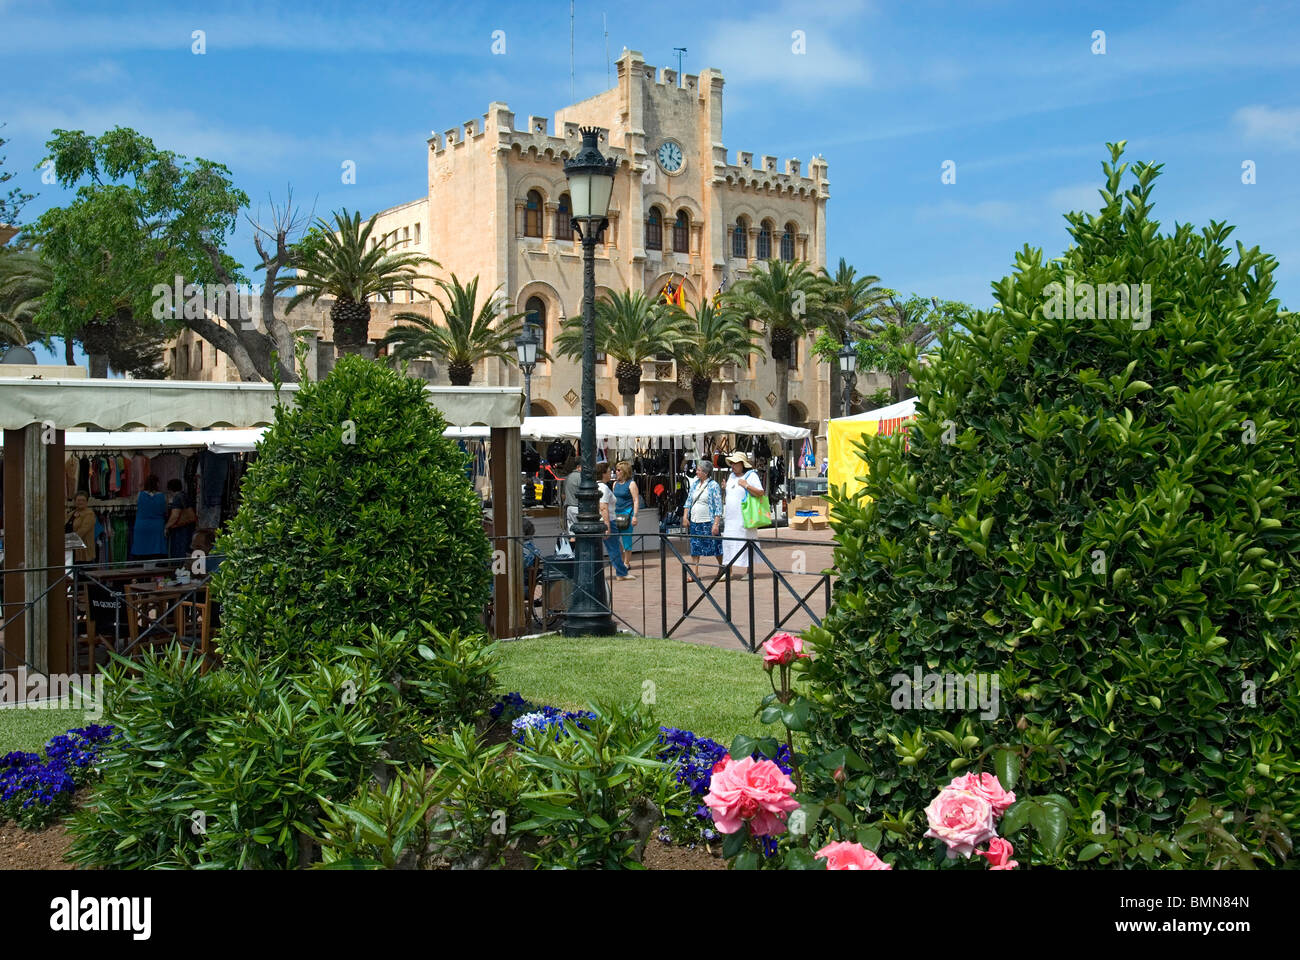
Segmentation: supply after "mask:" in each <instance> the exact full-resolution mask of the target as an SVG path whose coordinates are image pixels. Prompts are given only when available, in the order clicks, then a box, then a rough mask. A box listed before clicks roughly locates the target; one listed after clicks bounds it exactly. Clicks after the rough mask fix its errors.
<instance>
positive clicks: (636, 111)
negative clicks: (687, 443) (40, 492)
mask: <svg viewBox="0 0 1300 960" xmlns="http://www.w3.org/2000/svg"><path fill="white" fill-rule="evenodd" d="M722 86H723V78H722V75H721V74H720V73H719V72H718V71H716V70H704V71H702V72H701V73H700V74H699V76H693V75H690V74H687V75H685V76H682V77H680V78H679V77H678V75H677V72H676V71H674V70H670V69H666V68H664V69H658V70H656V68H654V67H652V66H649V65H647V64H646V63H645V61H644V58H643V57H642V55H641V54H639V53H636V52H628V51H625V52H624V53H623V55H622V56H621V57H620V58H619V60H618V85H617V86H616V87H614V88H612V89H610V90H606V91H605V92H604V93H601V94H598V95H596V96H594V97H591V98H589V99H587V100H583V101H581V102H580V103H576V104H573V105H572V106H568V107H564V108H563V109H561V110H560V111H559V112H558V113H556V115H555V119H554V124H551V123H549V122H548V120H547V118H545V117H537V116H530V117H529V118H528V122H527V124H526V125H525V124H519V123H518V122H517V120H516V117H515V115H514V113H512V112H511V111H510V109H509V108H508V107H507V106H506V104H504V103H500V102H496V103H492V104H490V105H489V107H488V112H487V113H486V114H485V115H484V116H483V118H482V119H481V120H479V119H474V120H469V121H466V122H465V123H464V124H462V125H461V126H459V127H453V128H451V129H450V130H447V131H446V132H444V133H441V134H439V133H434V134H433V136H431V137H430V138H429V141H428V154H427V157H428V171H429V176H428V194H427V196H424V197H420V198H419V199H417V200H413V201H411V202H409V203H404V204H401V205H399V206H396V207H391V208H389V209H387V210H384V211H382V212H381V213H380V214H379V218H378V222H377V224H376V228H375V231H374V233H373V235H372V236H373V240H374V242H377V243H383V244H387V245H388V246H389V247H391V248H395V249H401V250H409V251H413V252H419V253H423V254H426V255H428V256H431V257H433V258H434V259H435V260H437V261H438V263H439V264H440V265H441V270H440V273H441V275H448V274H452V273H454V274H456V275H457V276H458V277H460V278H461V280H462V281H466V280H468V279H469V278H471V277H473V276H475V275H477V276H478V277H479V290H480V296H484V295H486V294H487V293H490V292H491V291H493V290H494V289H496V288H498V287H499V288H500V293H501V294H502V295H504V296H505V297H506V298H507V299H508V300H509V302H510V304H511V307H512V312H518V313H528V314H532V315H533V316H534V317H535V318H536V319H537V320H538V321H540V323H541V327H542V331H543V338H544V345H545V346H547V347H550V346H551V345H552V344H553V343H554V339H555V335H556V333H557V331H558V329H559V324H560V323H561V321H562V319H563V318H564V317H568V316H576V315H578V314H579V313H580V312H581V309H582V249H581V245H580V244H579V243H578V242H577V241H576V240H575V239H574V236H573V234H572V233H571V231H570V228H569V197H568V193H567V186H566V181H565V176H564V161H565V159H566V158H568V157H570V156H572V155H573V154H574V153H575V152H576V151H577V149H578V147H579V145H580V142H581V138H580V135H579V133H578V128H579V126H596V127H599V128H600V129H601V131H602V133H601V143H600V146H601V150H602V152H603V153H605V154H606V156H613V157H616V158H617V159H618V167H617V173H616V175H615V181H614V194H613V199H612V201H611V204H610V212H609V227H608V229H607V230H606V231H605V234H604V236H603V243H601V244H598V245H597V247H596V285H597V296H598V297H599V296H600V295H601V294H602V293H604V292H607V291H622V290H627V289H633V290H643V291H645V292H646V293H647V294H650V295H655V296H657V295H660V294H661V292H662V290H663V288H664V286H665V285H666V284H668V283H670V282H672V283H678V282H684V283H685V287H686V294H687V299H688V301H690V302H691V303H694V302H696V301H698V299H699V298H700V297H701V296H712V295H713V294H714V293H715V292H716V291H717V290H718V289H719V288H720V287H721V286H723V285H724V284H725V285H726V286H727V287H730V286H731V285H732V284H734V283H735V282H736V281H737V280H739V279H741V278H742V277H744V276H745V275H746V274H747V273H749V272H750V270H752V269H753V267H754V266H755V264H756V263H758V262H761V261H763V260H767V259H785V260H807V261H809V262H810V263H811V264H812V265H813V267H814V268H817V267H822V266H824V265H825V263H826V201H827V199H828V197H829V182H828V180H827V165H826V161H825V160H824V159H821V158H820V157H814V158H813V159H812V160H811V161H810V163H809V165H808V169H807V170H804V169H803V168H802V167H801V165H800V162H799V161H798V160H785V161H784V162H781V163H779V162H778V160H777V158H776V157H770V156H759V157H758V158H757V159H755V157H754V155H753V154H751V153H746V152H744V151H741V152H739V153H737V154H736V155H735V156H734V157H728V154H727V148H726V147H725V146H724V144H723V142H722ZM363 215H364V214H363ZM403 299H406V298H405V297H403ZM418 300H419V298H417V301H418ZM411 309H413V307H412V306H411V305H410V304H407V303H398V304H394V305H393V306H391V307H390V306H387V305H382V304H375V309H374V312H373V319H372V321H371V328H370V334H371V337H372V338H373V339H378V338H380V337H382V336H383V335H384V333H385V332H386V331H387V329H388V328H389V326H391V321H390V319H389V317H390V316H391V314H392V313H394V312H396V311H399V310H411ZM414 309H420V310H424V309H430V310H433V311H434V313H433V315H434V316H439V314H438V313H437V308H436V307H435V306H433V305H432V304H429V303H427V301H421V302H420V305H418V306H416V307H414ZM300 316H301V319H300ZM290 323H291V325H292V326H295V327H297V328H314V329H315V330H317V331H318V332H319V336H320V337H321V339H322V340H323V341H330V340H332V339H333V335H332V331H331V330H330V328H329V327H330V325H329V317H328V302H322V303H321V304H319V305H318V306H317V307H316V308H314V309H313V308H310V307H303V308H301V309H299V310H295V311H294V314H293V315H291V317H290ZM184 337H185V338H190V337H192V335H191V334H188V333H187V334H185V335H184ZM811 341H812V338H805V339H803V340H801V341H799V342H798V343H797V344H796V348H795V354H796V356H794V357H793V358H792V361H793V364H794V366H793V368H792V370H791V372H790V408H791V419H792V420H793V421H794V422H796V423H798V424H800V425H804V424H807V425H809V426H811V427H813V429H814V434H816V433H818V432H819V431H818V430H817V427H818V425H819V424H818V422H819V421H824V420H825V419H826V418H827V416H828V415H830V414H831V398H830V396H829V380H828V370H827V367H826V365H825V364H824V363H818V362H814V361H813V360H812V358H811V357H810V356H809V348H810V345H811ZM191 343H192V344H195V345H196V344H197V341H191ZM204 346H206V345H204ZM322 346H325V344H322ZM205 352H206V353H208V355H209V356H211V355H212V352H211V350H210V348H209V349H207V350H205ZM323 352H327V353H332V351H323ZM191 355H192V347H191V349H190V350H186V349H185V348H184V345H182V346H181V349H180V350H177V351H173V352H172V353H171V354H169V358H170V359H171V360H172V361H173V364H174V365H183V366H185V367H190V368H191V369H188V370H174V371H173V375H179V376H190V377H201V378H205V379H227V377H229V378H231V379H234V378H235V377H234V374H233V365H231V368H230V369H231V372H230V373H229V374H225V373H223V372H222V370H221V366H220V365H221V364H222V363H224V361H225V358H224V356H223V355H217V357H216V360H217V367H216V368H215V369H214V368H213V367H212V365H211V364H209V365H208V369H206V370H194V369H192V364H190V363H187V362H186V361H187V360H188V359H189V357H190V356H191ZM597 359H598V361H600V360H601V358H600V357H599V356H598V358H597ZM178 360H179V363H178ZM435 368H436V372H435V375H434V376H433V377H432V381H433V382H435V383H438V382H446V370H445V367H444V365H443V364H441V363H438V364H435ZM520 382H521V381H520V374H519V370H518V368H517V367H516V366H515V365H514V364H513V363H507V362H504V361H500V360H491V361H487V362H485V363H481V364H479V369H478V370H476V371H475V376H474V380H473V383H474V384H480V385H496V384H518V383H520ZM775 384H776V367H775V364H774V363H773V362H771V361H766V362H765V361H764V359H763V357H762V355H761V351H760V355H758V356H755V357H754V358H752V359H751V361H750V363H749V366H748V369H746V368H745V367H744V366H740V367H739V368H738V369H737V368H736V365H728V366H727V367H725V368H724V369H723V370H722V371H721V376H720V377H719V378H716V379H715V380H714V385H713V389H712V392H711V394H710V397H709V404H708V409H709V412H710V413H720V412H727V413H729V412H730V411H731V408H732V398H733V396H738V397H739V398H740V400H741V402H742V404H743V406H744V407H745V409H746V410H747V412H749V413H751V414H753V415H756V416H764V417H769V418H771V417H774V416H775V415H776V409H775V403H774V401H775V394H774V393H773V389H774V387H775ZM596 387H597V394H596V395H597V404H598V407H599V409H600V410H601V411H604V412H607V413H618V412H620V411H621V410H622V401H621V398H620V396H619V394H618V385H617V381H616V380H615V378H614V364H613V362H612V361H609V362H598V363H597V368H596ZM580 392H581V379H580V365H579V364H578V363H577V362H576V361H573V360H570V359H568V358H564V357H557V358H556V359H554V360H552V361H550V362H542V363H539V364H538V367H537V370H536V371H535V372H534V375H533V381H532V398H533V413H535V414H561V415H564V414H576V413H578V412H579V408H580V399H579V394H580ZM655 396H658V397H659V398H660V402H661V410H662V412H665V413H690V412H693V409H694V408H693V404H692V401H691V393H690V386H689V380H688V379H685V378H683V379H682V380H680V381H679V378H678V372H677V370H676V369H675V365H674V364H673V363H672V362H671V361H669V360H661V361H659V362H647V363H646V364H645V368H644V375H643V378H642V386H641V392H640V394H638V396H637V397H636V412H638V413H649V412H651V404H652V398H653V397H655ZM836 412H838V404H836Z"/></svg>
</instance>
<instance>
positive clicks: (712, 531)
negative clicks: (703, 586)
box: [682, 459, 722, 577]
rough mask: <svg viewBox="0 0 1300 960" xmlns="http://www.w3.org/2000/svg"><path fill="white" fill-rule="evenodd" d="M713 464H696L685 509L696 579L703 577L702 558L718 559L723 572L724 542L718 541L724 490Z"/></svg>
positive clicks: (684, 518)
mask: <svg viewBox="0 0 1300 960" xmlns="http://www.w3.org/2000/svg"><path fill="white" fill-rule="evenodd" d="M712 473H713V470H712V464H710V463H709V461H707V460H703V459H701V460H697V461H696V462H695V479H694V480H692V481H691V488H690V490H689V491H687V493H686V506H684V507H683V508H682V523H684V524H687V525H688V526H689V528H690V532H691V556H692V557H694V558H695V575H696V576H697V577H698V576H699V575H700V557H717V558H718V569H722V541H721V540H719V539H717V537H718V530H719V529H721V527H722V488H720V487H719V486H718V481H716V480H714V479H713V477H712V475H711V474H712Z"/></svg>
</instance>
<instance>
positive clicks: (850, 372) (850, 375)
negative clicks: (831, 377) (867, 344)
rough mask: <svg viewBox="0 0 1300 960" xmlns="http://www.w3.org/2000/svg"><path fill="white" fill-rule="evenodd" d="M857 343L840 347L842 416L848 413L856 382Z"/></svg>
mask: <svg viewBox="0 0 1300 960" xmlns="http://www.w3.org/2000/svg"><path fill="white" fill-rule="evenodd" d="M857 369H858V345H857V344H856V343H846V344H844V346H843V347H841V348H840V379H841V380H843V381H844V390H843V393H844V397H843V400H842V405H843V407H844V414H843V415H844V416H846V417H847V416H848V415H849V398H850V397H852V396H853V388H854V387H855V386H856V385H857V382H858V374H857Z"/></svg>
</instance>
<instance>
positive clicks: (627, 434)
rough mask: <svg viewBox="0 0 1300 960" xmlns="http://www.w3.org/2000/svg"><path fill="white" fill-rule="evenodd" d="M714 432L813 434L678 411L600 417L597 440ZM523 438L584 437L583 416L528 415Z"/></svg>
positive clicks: (473, 432) (466, 435) (454, 432)
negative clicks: (663, 413)
mask: <svg viewBox="0 0 1300 960" xmlns="http://www.w3.org/2000/svg"><path fill="white" fill-rule="evenodd" d="M711 433H741V434H747V435H753V436H777V437H780V438H781V439H782V440H802V439H804V438H805V437H808V436H810V435H811V431H809V430H808V429H807V428H805V427H791V426H787V425H786V424H783V423H776V422H775V421H773V420H760V419H759V418H758V417H745V416H734V415H723V414H694V413H675V414H665V415H662V416H660V415H659V414H635V415H633V416H630V417H628V416H612V415H606V416H599V417H597V418H596V439H597V440H604V439H620V440H635V439H645V440H654V439H667V438H669V437H676V438H677V439H682V438H684V437H689V436H698V435H700V434H711ZM447 436H449V437H454V438H457V439H472V438H475V439H476V438H482V437H486V436H487V430H485V429H479V428H475V427H467V428H460V429H456V428H452V429H449V430H448V431H447ZM519 436H520V439H523V440H581V439H582V418H581V417H525V418H524V423H523V426H522V427H520V428H519Z"/></svg>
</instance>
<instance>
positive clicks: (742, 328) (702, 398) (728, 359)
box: [677, 299, 758, 414]
mask: <svg viewBox="0 0 1300 960" xmlns="http://www.w3.org/2000/svg"><path fill="white" fill-rule="evenodd" d="M683 316H685V317H686V319H687V321H688V323H689V326H687V327H686V330H687V334H686V338H685V339H684V340H682V342H681V344H680V345H679V346H678V348H677V362H678V363H680V364H682V366H683V367H685V369H686V370H687V371H688V372H689V373H690V375H691V397H692V398H693V399H694V400H695V412H696V413H701V414H702V413H707V412H708V404H709V390H710V389H711V388H712V387H713V378H714V377H715V376H716V375H717V372H718V367H720V366H721V365H722V364H724V363H745V364H747V363H749V356H750V354H751V353H753V352H754V349H755V347H756V346H757V344H756V343H755V340H756V339H757V337H758V333H757V331H755V330H751V329H750V327H749V325H748V324H747V323H745V321H744V320H742V319H741V318H740V317H739V316H738V315H737V314H735V313H734V312H732V311H731V310H729V309H726V308H725V307H715V306H714V305H713V304H712V303H711V302H710V301H708V300H704V299H701V300H700V302H699V304H698V305H697V306H696V307H695V314H694V316H691V315H690V314H687V313H684V312H683Z"/></svg>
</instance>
